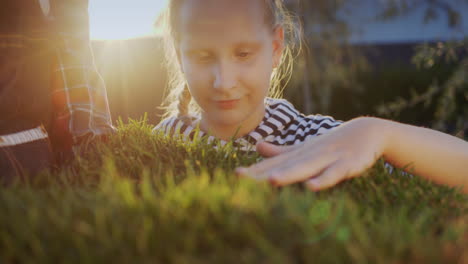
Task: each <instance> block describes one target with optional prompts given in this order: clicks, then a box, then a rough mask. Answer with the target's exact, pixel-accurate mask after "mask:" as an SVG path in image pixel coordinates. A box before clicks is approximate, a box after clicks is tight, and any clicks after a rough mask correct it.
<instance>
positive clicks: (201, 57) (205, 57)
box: [196, 54, 212, 62]
mask: <svg viewBox="0 0 468 264" xmlns="http://www.w3.org/2000/svg"><path fill="white" fill-rule="evenodd" d="M211 59H212V56H210V55H207V54H201V55H197V56H196V60H197V61H198V62H209V61H211Z"/></svg>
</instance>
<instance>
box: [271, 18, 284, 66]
mask: <svg viewBox="0 0 468 264" xmlns="http://www.w3.org/2000/svg"><path fill="white" fill-rule="evenodd" d="M283 49H284V29H283V27H282V26H276V27H275V30H274V32H273V67H274V68H276V67H278V65H279V64H280V62H281V56H282V55H283Z"/></svg>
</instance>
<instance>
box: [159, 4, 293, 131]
mask: <svg viewBox="0 0 468 264" xmlns="http://www.w3.org/2000/svg"><path fill="white" fill-rule="evenodd" d="M184 1H187V0H169V3H168V7H167V9H166V11H165V13H164V14H163V16H162V20H161V21H159V23H161V22H162V23H163V26H164V28H165V33H166V36H165V53H166V54H165V55H166V64H167V68H168V73H169V82H168V86H167V87H168V88H169V93H168V94H167V96H166V97H165V100H164V104H163V105H164V108H165V110H166V111H165V114H164V116H163V117H169V116H177V117H179V118H181V119H182V120H184V122H186V123H187V122H188V123H190V120H192V116H191V113H199V112H200V108H199V106H198V105H197V104H196V103H195V102H194V100H192V96H191V94H190V91H189V89H188V85H187V82H186V80H185V79H184V76H183V73H182V71H181V69H180V65H179V63H178V61H177V55H176V50H177V45H178V43H179V40H180V35H179V32H178V31H177V29H178V19H179V18H178V15H177V12H178V10H180V7H181V5H182V3H183V2H184ZM258 1H262V2H264V4H265V11H266V12H265V22H266V24H267V25H269V26H270V27H271V29H272V30H274V29H275V28H276V27H277V26H281V27H282V28H283V30H284V49H283V53H282V56H281V60H280V62H279V64H278V66H277V67H276V68H275V69H273V73H272V77H271V81H270V89H269V93H268V96H270V97H273V98H281V97H282V95H283V90H284V88H285V87H286V85H287V83H288V82H289V80H290V79H291V75H292V70H293V61H294V58H295V56H296V55H297V54H299V51H300V49H301V43H302V27H301V26H300V23H299V22H298V19H297V17H296V16H295V15H293V14H292V13H290V12H289V11H287V9H286V8H285V6H284V4H283V0H258Z"/></svg>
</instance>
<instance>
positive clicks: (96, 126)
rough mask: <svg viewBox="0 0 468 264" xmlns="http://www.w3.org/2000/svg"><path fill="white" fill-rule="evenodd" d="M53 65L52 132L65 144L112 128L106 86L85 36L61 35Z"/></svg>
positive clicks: (73, 142) (74, 142)
mask: <svg viewBox="0 0 468 264" xmlns="http://www.w3.org/2000/svg"><path fill="white" fill-rule="evenodd" d="M55 52H56V57H55V63H54V64H53V68H52V79H51V89H52V90H51V94H52V104H53V113H54V120H53V121H52V123H53V128H52V129H53V131H52V134H53V135H54V137H55V138H56V139H59V140H60V141H61V142H62V144H63V145H64V146H65V147H68V146H70V144H76V143H78V142H79V141H80V139H81V138H84V136H101V135H105V134H108V133H110V132H112V131H113V130H114V128H113V127H112V122H111V117H110V112H109V104H108V102H107V94H106V87H105V84H104V81H103V79H102V78H101V76H100V75H99V73H98V72H97V70H96V67H95V65H94V63H93V61H94V60H93V57H92V53H91V48H90V46H89V42H88V40H87V38H83V37H80V36H67V35H66V36H60V37H59V39H58V45H57V48H56V51H55Z"/></svg>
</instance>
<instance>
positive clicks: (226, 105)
mask: <svg viewBox="0 0 468 264" xmlns="http://www.w3.org/2000/svg"><path fill="white" fill-rule="evenodd" d="M239 101H240V99H233V100H217V101H215V102H216V106H217V107H218V108H220V109H224V110H228V109H233V108H235V107H236V106H237V105H238V104H239Z"/></svg>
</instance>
